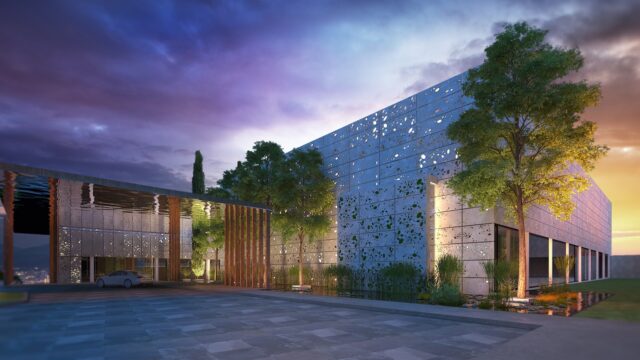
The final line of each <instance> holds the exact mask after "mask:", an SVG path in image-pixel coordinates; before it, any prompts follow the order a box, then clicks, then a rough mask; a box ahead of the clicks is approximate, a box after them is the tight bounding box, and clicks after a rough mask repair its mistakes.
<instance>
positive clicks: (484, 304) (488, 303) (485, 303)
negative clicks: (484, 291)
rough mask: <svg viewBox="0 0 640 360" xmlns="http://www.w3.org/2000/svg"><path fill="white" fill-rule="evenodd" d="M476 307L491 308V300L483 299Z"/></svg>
mask: <svg viewBox="0 0 640 360" xmlns="http://www.w3.org/2000/svg"><path fill="white" fill-rule="evenodd" d="M478 309H483V310H491V309H493V302H492V301H491V300H489V299H484V300H482V301H480V303H479V304H478Z"/></svg>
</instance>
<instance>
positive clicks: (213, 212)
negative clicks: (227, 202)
mask: <svg viewBox="0 0 640 360" xmlns="http://www.w3.org/2000/svg"><path fill="white" fill-rule="evenodd" d="M191 221H192V251H193V252H192V255H191V271H192V272H193V274H194V275H196V276H202V275H203V274H204V271H205V266H204V261H205V259H206V258H207V252H208V251H209V249H214V250H215V261H216V268H215V270H216V276H217V271H218V269H217V264H218V251H219V250H220V249H221V248H222V247H223V246H224V220H223V214H222V211H221V209H220V207H218V206H212V205H211V204H207V203H205V202H202V201H198V200H195V201H193V203H192V205H191Z"/></svg>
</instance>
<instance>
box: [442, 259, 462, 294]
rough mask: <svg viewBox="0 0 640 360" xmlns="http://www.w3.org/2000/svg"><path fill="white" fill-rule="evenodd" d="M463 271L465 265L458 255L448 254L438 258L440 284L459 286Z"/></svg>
mask: <svg viewBox="0 0 640 360" xmlns="http://www.w3.org/2000/svg"><path fill="white" fill-rule="evenodd" d="M463 272H464V265H463V264H462V261H460V259H458V258H457V257H456V256H454V255H450V254H446V255H443V256H441V257H440V258H439V259H438V262H437V264H436V273H437V278H438V285H439V286H442V285H452V286H456V287H457V286H458V285H459V284H460V278H461V277H462V273H463Z"/></svg>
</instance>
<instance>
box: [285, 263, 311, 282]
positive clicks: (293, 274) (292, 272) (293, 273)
mask: <svg viewBox="0 0 640 360" xmlns="http://www.w3.org/2000/svg"><path fill="white" fill-rule="evenodd" d="M302 276H303V277H304V282H305V284H309V283H311V269H309V268H308V267H303V268H302ZM298 280H299V279H298V265H294V266H292V267H290V268H289V283H291V284H292V285H299V284H298V283H299V281H298Z"/></svg>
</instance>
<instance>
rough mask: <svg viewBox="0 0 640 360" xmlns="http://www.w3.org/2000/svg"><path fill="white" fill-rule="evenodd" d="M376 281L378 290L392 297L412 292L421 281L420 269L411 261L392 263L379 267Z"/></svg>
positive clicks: (416, 289) (417, 288)
mask: <svg viewBox="0 0 640 360" xmlns="http://www.w3.org/2000/svg"><path fill="white" fill-rule="evenodd" d="M377 283H378V284H377V287H378V290H379V291H381V292H382V293H386V294H387V295H389V296H391V297H392V298H395V297H397V296H400V297H404V296H405V295H407V294H414V293H415V292H417V291H418V290H419V287H420V286H421V283H422V279H421V274H420V269H418V268H417V267H416V266H415V265H413V264H412V263H407V262H399V263H392V264H389V265H387V266H386V267H384V268H382V269H380V271H379V273H378V282H377Z"/></svg>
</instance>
